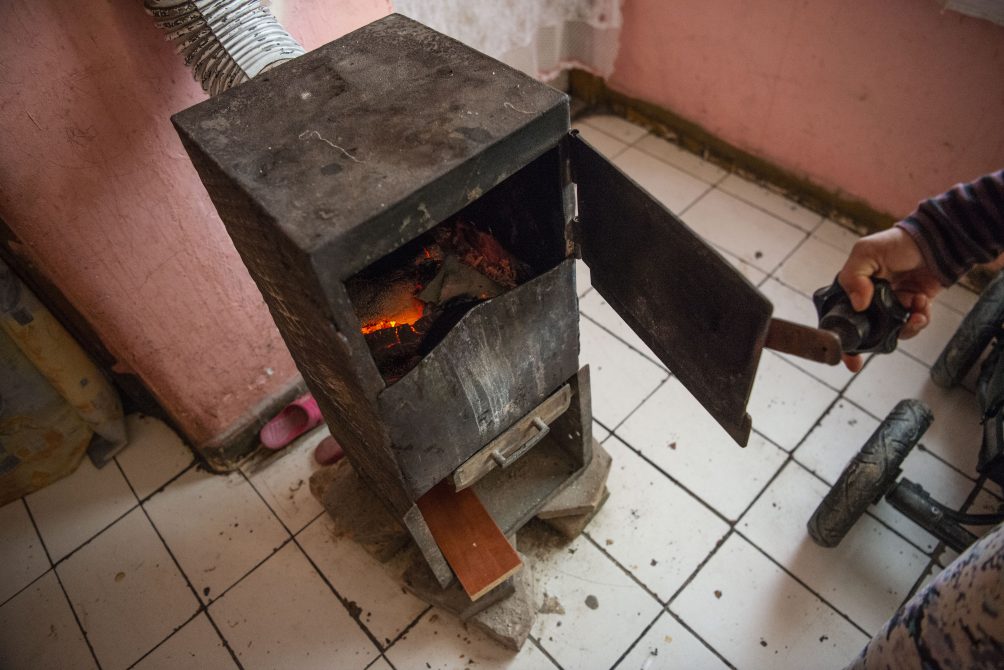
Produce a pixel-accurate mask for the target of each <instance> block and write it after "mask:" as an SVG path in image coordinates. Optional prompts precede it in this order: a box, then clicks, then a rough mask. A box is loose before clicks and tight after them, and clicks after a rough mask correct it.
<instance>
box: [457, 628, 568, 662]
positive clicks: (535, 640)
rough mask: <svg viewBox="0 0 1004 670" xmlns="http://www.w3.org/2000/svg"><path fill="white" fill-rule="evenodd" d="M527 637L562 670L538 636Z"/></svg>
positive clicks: (545, 656)
mask: <svg viewBox="0 0 1004 670" xmlns="http://www.w3.org/2000/svg"><path fill="white" fill-rule="evenodd" d="M534 620H535V621H536V615H534ZM465 627H466V624H465ZM527 637H528V638H529V639H530V641H531V642H533V646H535V647H537V649H539V650H540V653H542V654H543V655H544V658H546V659H547V660H549V661H551V663H553V664H554V667H556V668H558V670H564V666H563V665H561V663H558V659H556V658H555V657H554V656H552V655H551V653H550V652H549V651H548V650H547V649H545V648H544V643H543V641H542V640H541V639H540V638H539V637H536V636H535V635H527Z"/></svg>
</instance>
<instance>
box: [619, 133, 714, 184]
mask: <svg viewBox="0 0 1004 670" xmlns="http://www.w3.org/2000/svg"><path fill="white" fill-rule="evenodd" d="M634 146H635V148H636V149H639V150H641V151H644V152H645V153H647V154H649V155H651V156H654V157H655V158H658V159H659V160H661V161H665V162H666V163H669V164H670V165H672V166H674V167H678V168H680V169H681V170H683V171H684V172H687V173H689V174H692V175H694V176H695V177H697V178H698V179H700V180H701V181H705V182H707V183H709V184H716V183H718V182H719V181H721V180H722V178H723V177H724V176H725V175H726V174H728V173H727V172H725V170H723V169H722V168H720V167H718V166H717V165H715V164H714V163H709V162H708V161H706V160H702V159H701V157H700V156H698V155H696V154H692V153H690V152H689V151H687V150H686V149H683V148H681V147H680V146H678V145H676V144H673V143H671V142H667V141H666V140H664V139H662V138H659V137H656V136H655V135H651V134H649V135H645V137H643V138H641V139H640V140H638V141H637V142H636V143H635V145H634Z"/></svg>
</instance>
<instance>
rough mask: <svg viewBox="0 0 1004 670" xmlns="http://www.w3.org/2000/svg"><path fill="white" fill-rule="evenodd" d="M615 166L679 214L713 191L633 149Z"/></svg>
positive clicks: (616, 159) (623, 153)
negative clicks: (709, 191)
mask: <svg viewBox="0 0 1004 670" xmlns="http://www.w3.org/2000/svg"><path fill="white" fill-rule="evenodd" d="M613 164H614V165H616V166H617V167H618V168H620V169H621V170H622V171H623V172H624V173H625V174H626V175H627V176H629V177H631V179H633V180H634V181H636V182H637V183H638V184H639V185H640V186H641V187H642V188H643V189H645V190H646V191H648V192H649V193H650V194H652V196H653V197H655V199H656V200H658V201H659V202H661V203H662V204H663V205H665V207H666V208H667V209H668V210H670V211H671V212H674V213H676V214H679V213H680V212H682V211H683V210H685V209H687V207H689V206H690V205H691V204H693V202H694V201H695V200H697V199H698V198H699V197H701V194H702V193H704V192H705V191H707V190H708V189H709V188H711V187H710V186H709V185H708V184H707V183H705V182H703V181H701V180H700V179H698V178H697V177H694V176H692V175H689V174H687V173H686V172H684V171H683V170H680V169H679V168H675V167H673V166H672V165H670V164H669V163H664V162H663V161H661V160H659V159H658V158H653V157H652V156H649V155H648V154H646V153H644V152H642V151H639V150H638V149H635V148H633V147H631V148H629V149H627V150H625V151H624V152H622V153H621V154H619V155H618V156H617V158H615V159H614V160H613Z"/></svg>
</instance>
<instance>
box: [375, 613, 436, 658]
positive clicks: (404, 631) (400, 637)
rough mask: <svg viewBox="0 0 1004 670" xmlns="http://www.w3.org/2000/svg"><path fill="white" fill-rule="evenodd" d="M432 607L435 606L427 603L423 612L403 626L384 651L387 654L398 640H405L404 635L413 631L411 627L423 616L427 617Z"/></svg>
mask: <svg viewBox="0 0 1004 670" xmlns="http://www.w3.org/2000/svg"><path fill="white" fill-rule="evenodd" d="M432 609H433V606H432V605H428V604H427V605H426V607H425V609H424V610H422V611H421V612H419V613H418V616H416V617H415V618H414V619H412V620H411V623H409V624H408V625H407V626H405V627H404V628H402V629H401V632H400V633H398V634H397V636H396V637H395V638H394V639H393V640H391V641H390V644H388V645H387V648H386V649H384V650H383V653H384V654H386V653H387V652H388V651H390V650H391V649H392V648H393V647H394V645H396V644H397V643H398V642H400V641H401V640H403V639H404V637H405V636H406V635H407V634H408V633H409V632H410V631H411V629H412V628H414V627H415V626H417V625H418V624H419V622H420V621H421V620H422V619H423V618H425V615H426V614H428V613H429V611H430V610H432Z"/></svg>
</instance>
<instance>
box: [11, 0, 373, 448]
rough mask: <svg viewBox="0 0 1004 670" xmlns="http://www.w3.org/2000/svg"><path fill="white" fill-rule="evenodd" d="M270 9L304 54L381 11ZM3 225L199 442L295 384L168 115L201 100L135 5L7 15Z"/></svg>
mask: <svg viewBox="0 0 1004 670" xmlns="http://www.w3.org/2000/svg"><path fill="white" fill-rule="evenodd" d="M272 6H273V7H274V8H275V10H276V13H277V14H278V15H279V16H280V19H281V20H283V21H284V23H285V24H286V26H287V27H288V28H289V30H290V32H291V33H293V35H294V36H295V37H296V38H297V39H299V40H300V42H301V43H302V44H303V45H304V47H306V48H307V49H308V50H310V49H313V48H315V47H317V46H319V45H321V44H323V43H325V42H327V41H330V40H332V39H334V38H335V37H338V36H339V35H341V34H343V33H345V32H348V31H349V30H352V29H354V28H356V27H358V26H361V25H363V24H365V23H368V22H369V21H371V20H373V19H376V18H378V17H380V16H382V15H384V14H386V13H388V12H389V11H390V7H389V2H388V0H342V1H339V2H315V1H312V0H287V1H285V2H273V3H272ZM0 91H2V93H0V156H2V160H0V217H2V218H3V219H4V220H5V221H6V223H7V224H8V225H9V226H10V227H11V228H12V229H13V231H14V232H15V234H16V235H17V236H18V237H19V238H20V239H21V240H22V242H23V248H22V249H19V250H18V253H21V254H24V255H25V256H26V257H28V258H30V259H31V260H32V261H34V262H35V263H36V264H37V265H38V266H39V267H40V268H41V269H42V271H43V272H45V273H46V274H47V275H48V277H49V278H50V279H51V280H52V281H53V282H54V283H55V284H56V286H58V287H59V288H60V289H61V290H62V292H63V293H64V294H65V295H66V296H67V297H68V298H69V299H70V300H71V302H72V303H73V304H74V305H75V307H76V308H77V309H78V310H79V311H80V312H81V313H82V314H83V316H84V317H85V318H86V319H87V320H88V321H89V322H90V324H91V325H92V326H93V327H94V329H95V330H96V331H97V333H98V335H99V336H100V337H101V339H102V340H103V342H104V343H105V345H106V346H107V347H108V349H109V350H110V351H111V352H112V354H113V355H115V356H116V357H117V358H118V360H119V365H120V366H122V367H123V368H124V369H131V370H133V371H134V372H135V373H136V374H138V375H139V376H140V377H141V378H142V380H143V381H144V382H145V383H146V385H147V386H148V387H149V388H150V389H151V390H152V391H153V393H154V394H155V395H156V396H157V398H158V399H159V400H160V402H161V403H162V405H163V406H164V408H165V409H166V410H168V412H169V413H170V414H171V415H172V416H173V418H174V419H175V420H176V421H177V423H178V424H179V426H180V427H181V428H182V429H183V430H184V431H185V433H186V434H187V436H188V438H189V439H190V440H192V441H193V442H194V443H196V444H203V443H206V442H210V441H213V440H214V439H218V438H220V437H221V436H223V435H225V434H226V433H227V431H229V430H231V429H233V428H236V427H238V424H239V422H240V420H241V417H242V415H245V414H246V413H247V412H249V411H250V410H252V409H253V407H254V406H255V405H256V404H258V403H260V402H262V401H263V400H265V399H266V398H268V397H269V396H271V395H274V394H277V393H281V392H282V391H283V390H285V389H286V388H288V386H289V385H290V384H291V383H292V382H293V381H294V380H295V379H296V369H295V367H294V365H293V362H292V360H291V359H290V357H289V354H288V353H287V351H286V348H285V345H284V344H283V342H282V340H281V339H280V337H279V334H278V332H277V331H276V329H275V326H274V325H273V323H272V320H271V318H270V316H269V314H268V311H267V310H266V308H265V305H264V303H263V302H262V299H261V297H260V295H259V293H258V291H257V289H256V288H255V286H254V284H253V283H252V282H251V279H250V277H249V276H248V274H247V272H246V270H245V269H244V266H243V265H242V264H241V262H240V258H239V257H238V256H237V253H236V251H235V250H234V248H233V245H232V244H231V242H230V239H229V238H228V237H227V234H226V231H225V230H224V228H223V225H222V223H221V222H220V220H219V219H218V217H217V215H216V212H215V210H214V209H213V206H212V204H211V203H210V201H209V198H208V196H207V195H206V193H205V190H204V189H203V187H202V184H201V183H200V182H199V179H198V176H197V175H196V173H195V171H194V169H193V168H192V166H191V164H190V163H189V160H188V157H187V155H186V154H185V152H184V150H183V149H182V147H181V144H180V143H179V141H178V138H177V136H176V135H175V132H174V129H173V128H172V127H171V124H170V122H169V116H170V115H171V114H172V113H174V112H176V111H179V110H181V109H183V108H185V107H188V106H189V105H191V104H193V103H195V102H198V101H200V100H202V99H204V97H205V94H204V93H203V92H202V90H201V89H200V88H199V86H198V85H197V84H196V83H195V82H194V81H192V78H191V75H190V74H189V72H188V71H187V70H186V69H185V67H184V65H183V63H182V62H181V59H180V58H179V57H178V56H177V55H176V54H175V53H174V50H173V47H172V46H171V45H169V44H168V43H166V42H165V41H164V39H163V35H162V34H161V33H160V32H159V31H158V29H156V28H155V26H154V25H153V23H152V20H151V19H150V17H148V16H147V15H146V14H145V12H144V11H143V8H142V4H141V2H140V1H139V0H118V1H116V2H96V3H71V2H63V1H60V0H7V1H6V2H3V3H0Z"/></svg>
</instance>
